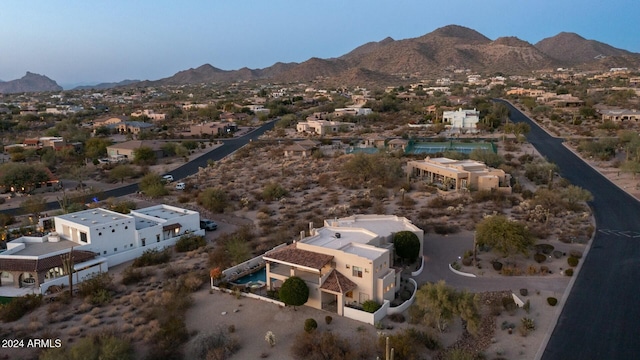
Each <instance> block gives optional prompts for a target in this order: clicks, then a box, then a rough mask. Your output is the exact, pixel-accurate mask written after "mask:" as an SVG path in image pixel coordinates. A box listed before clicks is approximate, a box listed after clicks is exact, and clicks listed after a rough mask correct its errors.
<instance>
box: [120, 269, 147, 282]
mask: <svg viewBox="0 0 640 360" xmlns="http://www.w3.org/2000/svg"><path fill="white" fill-rule="evenodd" d="M146 277H147V276H146V274H145V273H144V272H143V271H142V270H138V269H135V268H133V267H128V268H126V269H125V270H124V272H123V273H122V284H123V285H131V284H137V283H139V282H140V281H141V280H142V279H144V278H146Z"/></svg>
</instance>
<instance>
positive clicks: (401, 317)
mask: <svg viewBox="0 0 640 360" xmlns="http://www.w3.org/2000/svg"><path fill="white" fill-rule="evenodd" d="M389 320H391V321H393V322H397V323H403V322H404V321H405V319H404V315H402V314H391V315H389Z"/></svg>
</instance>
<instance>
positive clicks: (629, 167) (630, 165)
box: [620, 161, 640, 179]
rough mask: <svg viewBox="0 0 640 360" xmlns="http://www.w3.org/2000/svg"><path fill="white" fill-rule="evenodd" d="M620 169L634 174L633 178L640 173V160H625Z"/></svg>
mask: <svg viewBox="0 0 640 360" xmlns="http://www.w3.org/2000/svg"><path fill="white" fill-rule="evenodd" d="M620 170H621V171H622V172H625V173H631V174H633V178H634V179H635V178H636V175H638V173H640V162H637V161H625V162H623V163H622V165H621V166H620Z"/></svg>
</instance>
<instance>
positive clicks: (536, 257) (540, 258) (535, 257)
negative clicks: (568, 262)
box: [533, 253, 547, 264]
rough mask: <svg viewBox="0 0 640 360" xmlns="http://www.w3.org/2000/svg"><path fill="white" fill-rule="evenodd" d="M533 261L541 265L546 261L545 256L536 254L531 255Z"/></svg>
mask: <svg viewBox="0 0 640 360" xmlns="http://www.w3.org/2000/svg"><path fill="white" fill-rule="evenodd" d="M533 260H535V261H536V262H537V263H538V264H541V263H543V262H544V261H545V260H547V256H546V255H544V254H540V253H537V254H535V255H533Z"/></svg>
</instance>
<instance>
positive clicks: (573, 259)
mask: <svg viewBox="0 0 640 360" xmlns="http://www.w3.org/2000/svg"><path fill="white" fill-rule="evenodd" d="M579 261H580V260H578V258H576V257H573V256H569V257H568V258H567V264H569V266H571V267H576V266H578V262H579Z"/></svg>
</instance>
